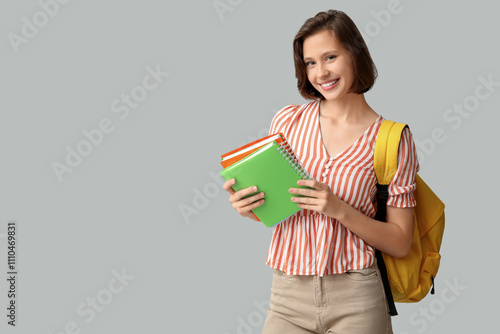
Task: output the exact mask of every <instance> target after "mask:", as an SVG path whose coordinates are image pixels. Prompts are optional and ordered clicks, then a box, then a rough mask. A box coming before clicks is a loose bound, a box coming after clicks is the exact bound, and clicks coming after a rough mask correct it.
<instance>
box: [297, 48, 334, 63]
mask: <svg viewBox="0 0 500 334" xmlns="http://www.w3.org/2000/svg"><path fill="white" fill-rule="evenodd" d="M328 53H338V51H337V50H329V51H326V52H323V54H321V57H324V56H326V55H327V54H328ZM310 59H312V58H311V57H304V61H308V60H310Z"/></svg>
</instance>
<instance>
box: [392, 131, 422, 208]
mask: <svg viewBox="0 0 500 334" xmlns="http://www.w3.org/2000/svg"><path fill="white" fill-rule="evenodd" d="M419 169H420V166H419V163H418V158H417V150H416V148H415V143H414V141H413V135H412V133H411V131H410V129H409V128H408V127H406V128H405V129H404V130H403V133H402V134H401V141H400V143H399V151H398V170H397V172H396V174H395V175H394V178H393V179H392V182H391V183H390V184H389V189H388V190H389V198H388V201H387V205H390V206H394V207H398V208H407V207H414V206H416V205H417V202H416V200H415V196H414V194H413V192H414V191H415V189H416V187H417V185H416V183H415V174H416V173H417V172H418V171H419Z"/></svg>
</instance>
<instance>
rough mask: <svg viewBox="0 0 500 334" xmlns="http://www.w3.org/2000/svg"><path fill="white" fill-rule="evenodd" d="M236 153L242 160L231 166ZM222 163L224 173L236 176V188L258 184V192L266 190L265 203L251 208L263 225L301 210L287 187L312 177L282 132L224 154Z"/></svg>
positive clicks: (226, 175) (281, 219)
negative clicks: (230, 160) (229, 162)
mask: <svg viewBox="0 0 500 334" xmlns="http://www.w3.org/2000/svg"><path fill="white" fill-rule="evenodd" d="M235 157H236V159H239V160H237V161H236V162H234V161H233V163H232V164H231V165H229V166H228V164H227V161H228V160H229V159H233V158H235ZM236 159H235V160H236ZM221 164H222V165H223V166H226V168H225V169H224V170H223V171H222V172H221V175H222V177H223V178H224V179H225V180H230V179H233V178H234V179H235V180H236V183H235V184H234V185H233V189H234V190H235V191H238V190H241V189H246V188H248V187H252V186H257V187H258V190H259V192H263V193H264V194H265V197H264V198H265V202H264V204H262V205H260V206H258V207H256V208H255V209H253V210H252V211H253V213H254V214H255V215H256V216H257V217H258V219H259V220H261V221H262V222H263V223H264V225H266V226H268V227H270V226H274V225H276V224H278V223H280V222H281V221H283V220H285V219H286V218H288V217H289V216H291V215H293V214H294V213H296V212H298V211H299V210H300V208H299V207H298V206H297V204H296V203H293V202H292V201H291V197H292V195H291V194H290V193H289V191H288V190H289V189H290V188H291V187H300V186H297V181H298V180H301V179H307V180H309V179H311V178H310V176H309V174H308V173H307V171H305V170H304V169H303V167H302V164H301V163H300V162H299V161H298V159H297V156H296V155H295V153H294V152H293V150H292V149H291V148H290V146H289V145H288V143H287V141H286V139H285V138H284V136H283V135H282V134H276V135H271V136H268V137H264V138H261V139H259V140H257V141H255V142H252V143H250V144H247V145H245V146H242V147H241V148H239V149H236V150H233V151H231V152H228V153H226V154H224V155H223V156H222V161H221ZM300 188H308V187H300ZM254 194H255V193H253V194H251V195H254ZM251 195H249V196H251Z"/></svg>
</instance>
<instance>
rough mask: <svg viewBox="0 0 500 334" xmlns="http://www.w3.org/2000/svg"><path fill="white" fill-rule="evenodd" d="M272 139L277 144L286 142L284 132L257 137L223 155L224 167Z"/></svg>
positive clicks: (222, 163) (222, 162)
mask: <svg viewBox="0 0 500 334" xmlns="http://www.w3.org/2000/svg"><path fill="white" fill-rule="evenodd" d="M272 141H275V142H276V143H277V144H281V143H282V142H286V139H285V137H284V136H283V134H282V133H275V134H272V135H269V136H267V137H263V138H260V139H257V140H255V141H253V142H251V143H248V144H246V145H243V146H241V147H238V148H237V149H234V150H232V151H230V152H227V153H225V154H223V155H221V162H220V164H221V165H222V167H223V168H227V167H229V166H231V165H232V164H234V163H235V162H238V161H240V160H241V159H243V158H244V157H246V156H248V155H250V154H252V153H253V152H255V151H257V150H258V149H259V148H261V147H262V146H264V145H266V144H268V143H270V142H272Z"/></svg>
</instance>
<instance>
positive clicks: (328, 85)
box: [321, 79, 339, 87]
mask: <svg viewBox="0 0 500 334" xmlns="http://www.w3.org/2000/svg"><path fill="white" fill-rule="evenodd" d="M338 81H339V79H337V80H333V81H330V82H329V83H326V84H324V85H321V87H330V86H331V85H334V84H336V83H337V82H338Z"/></svg>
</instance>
